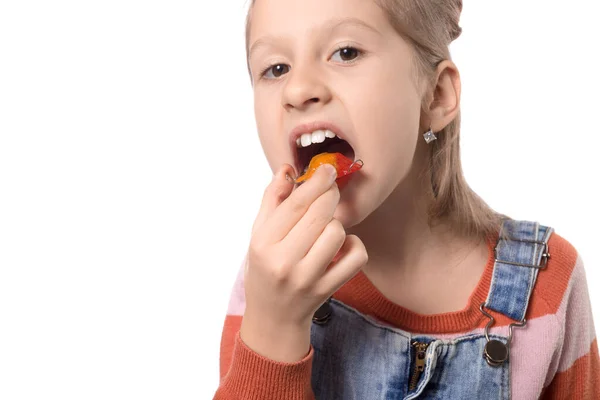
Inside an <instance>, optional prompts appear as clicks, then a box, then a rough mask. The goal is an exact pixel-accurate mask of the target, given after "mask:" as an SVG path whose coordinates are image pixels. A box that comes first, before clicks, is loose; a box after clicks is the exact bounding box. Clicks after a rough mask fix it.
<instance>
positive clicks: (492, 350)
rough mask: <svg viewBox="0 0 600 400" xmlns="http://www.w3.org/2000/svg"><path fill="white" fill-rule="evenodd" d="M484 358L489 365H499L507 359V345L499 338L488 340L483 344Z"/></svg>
mask: <svg viewBox="0 0 600 400" xmlns="http://www.w3.org/2000/svg"><path fill="white" fill-rule="evenodd" d="M483 352H484V355H485V359H486V361H487V363H488V364H490V365H491V366H494V367H497V366H500V365H501V364H502V363H503V362H504V361H506V360H507V359H508V347H506V345H505V344H504V343H502V342H501V341H499V340H490V341H489V342H487V343H486V344H485V348H484V351H483Z"/></svg>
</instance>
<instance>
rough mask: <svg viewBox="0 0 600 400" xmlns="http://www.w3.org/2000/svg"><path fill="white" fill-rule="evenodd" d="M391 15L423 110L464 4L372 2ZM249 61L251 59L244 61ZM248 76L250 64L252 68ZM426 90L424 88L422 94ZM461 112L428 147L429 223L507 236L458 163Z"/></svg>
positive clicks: (476, 234)
mask: <svg viewBox="0 0 600 400" xmlns="http://www.w3.org/2000/svg"><path fill="white" fill-rule="evenodd" d="M374 1H375V2H376V4H377V5H379V7H381V9H382V10H383V11H384V12H385V13H386V14H387V16H388V19H389V21H390V23H391V25H392V26H393V27H394V29H395V30H396V32H397V33H398V34H399V35H400V36H401V37H402V38H403V39H404V40H405V41H407V42H408V43H409V44H411V45H412V46H411V47H412V49H413V52H414V56H415V57H413V60H414V61H413V69H412V70H413V72H414V77H413V79H414V81H415V83H417V87H421V85H424V87H422V88H421V89H422V91H421V93H428V96H422V106H423V108H424V107H425V106H426V105H427V103H428V101H429V100H430V99H429V98H428V97H430V96H432V95H433V89H434V88H435V84H436V81H435V80H436V68H437V66H438V65H439V63H440V62H442V61H444V60H451V56H450V50H449V45H450V43H451V42H452V41H454V40H455V39H456V38H458V37H459V36H460V34H461V32H462V28H461V27H460V26H459V25H458V24H459V19H460V14H461V12H462V0H374ZM254 2H255V0H251V4H250V8H249V10H248V15H247V17H246V55H247V54H248V45H249V42H248V41H249V36H250V35H249V33H250V24H251V14H252V6H253V5H254ZM246 60H247V61H248V57H246ZM248 71H249V72H250V66H249V65H248ZM423 89H424V90H423ZM460 118H461V113H460V110H459V111H458V114H457V116H456V118H455V119H454V120H453V121H451V122H450V123H449V124H448V125H447V126H446V127H444V129H442V130H441V131H440V132H436V136H437V137H438V139H437V140H435V141H433V142H431V143H430V144H429V145H428V147H429V151H430V153H429V163H428V165H429V167H428V169H426V170H425V171H423V174H430V175H429V176H430V178H431V190H432V193H431V194H432V197H433V201H432V202H431V204H430V205H429V209H428V222H429V225H430V226H432V224H434V223H435V222H440V221H443V220H447V221H448V222H449V223H450V226H451V227H452V229H453V230H454V231H455V232H456V233H457V234H460V235H464V236H467V237H470V238H483V239H486V238H488V239H489V238H497V237H498V235H501V237H504V236H505V235H504V233H503V232H502V233H501V232H500V228H501V225H502V222H503V220H504V219H510V218H509V217H507V216H506V215H504V214H500V213H498V212H496V211H494V210H493V209H492V208H491V207H490V206H489V205H488V204H487V203H486V202H485V201H484V200H483V199H482V198H481V197H479V196H478V195H477V194H476V193H475V192H474V191H473V190H472V189H471V188H470V187H469V185H468V184H467V182H466V180H465V177H464V174H463V171H462V165H461V160H460V145H459V139H460Z"/></svg>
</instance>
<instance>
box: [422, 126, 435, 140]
mask: <svg viewBox="0 0 600 400" xmlns="http://www.w3.org/2000/svg"><path fill="white" fill-rule="evenodd" d="M423 138H424V139H425V141H426V142H427V144H429V143H431V142H433V141H434V140H436V139H437V136H435V135H434V133H433V131H432V130H431V127H429V130H428V131H427V132H425V133H424V134H423Z"/></svg>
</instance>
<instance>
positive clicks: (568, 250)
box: [527, 232, 585, 319]
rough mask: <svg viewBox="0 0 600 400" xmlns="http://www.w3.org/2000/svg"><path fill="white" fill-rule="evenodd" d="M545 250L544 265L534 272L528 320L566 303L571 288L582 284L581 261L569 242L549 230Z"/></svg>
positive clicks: (553, 310) (551, 311)
mask: <svg viewBox="0 0 600 400" xmlns="http://www.w3.org/2000/svg"><path fill="white" fill-rule="evenodd" d="M548 252H549V253H550V258H549V260H548V263H547V265H546V268H544V269H541V270H540V271H539V272H538V275H537V279H536V283H535V286H534V288H533V292H532V295H531V300H530V307H529V309H528V312H527V315H528V316H527V318H528V319H531V318H535V317H541V316H543V315H546V314H557V313H558V312H559V309H560V307H561V305H563V307H564V306H565V305H566V304H565V303H566V302H567V301H568V298H569V296H570V293H571V291H572V289H573V287H574V286H579V285H581V284H582V283H585V274H584V271H583V262H582V260H581V257H580V255H579V252H578V251H577V249H576V248H575V246H573V244H572V243H571V242H569V241H568V240H567V239H566V238H564V237H563V236H561V235H560V234H558V233H557V232H553V233H552V235H551V236H550V238H549V239H548ZM582 278H583V282H582Z"/></svg>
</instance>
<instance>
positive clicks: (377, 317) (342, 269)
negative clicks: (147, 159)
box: [215, 0, 600, 400]
mask: <svg viewBox="0 0 600 400" xmlns="http://www.w3.org/2000/svg"><path fill="white" fill-rule="evenodd" d="M461 9H462V2H461V1H460V0H327V1H323V0H302V1H297V0H254V1H253V2H252V4H251V6H250V10H249V14H248V19H247V30H246V50H247V60H248V70H249V72H250V76H251V81H252V85H253V90H254V98H255V115H256V121H257V128H258V132H259V136H260V140H261V143H262V146H263V148H264V151H265V154H266V156H267V159H268V162H269V164H270V166H271V168H272V170H273V171H275V175H274V177H273V180H272V182H271V183H270V184H269V186H268V187H267V189H266V191H265V193H264V198H263V201H262V205H261V208H260V211H259V213H258V216H257V218H256V221H255V223H254V225H253V228H252V237H251V241H250V245H249V248H248V252H247V255H246V258H245V260H244V262H243V265H242V269H241V270H240V274H239V277H238V281H237V283H236V285H235V287H234V290H233V293H232V297H231V301H230V306H229V310H228V313H227V317H226V320H225V325H224V329H223V335H222V341H221V365H220V367H221V382H220V385H219V387H218V389H217V392H216V394H215V399H261V400H264V399H278V400H280V399H281V400H290V399H313V398H317V399H327V400H329V399H344V400H349V399H361V400H364V399H367V400H368V399H392V398H393V399H412V398H417V397H419V398H435V399H508V398H513V399H536V398H540V397H542V398H548V399H551V398H552V399H553V398H574V399H592V398H600V382H599V378H598V377H599V374H600V370H599V357H598V348H597V342H596V334H595V329H594V323H593V320H592V313H591V306H590V301H589V298H588V289H587V284H586V278H585V271H584V267H583V263H582V260H581V258H580V256H579V255H578V253H577V251H576V250H575V249H574V247H573V246H572V245H571V244H570V243H569V242H568V241H567V240H565V239H564V238H562V237H561V236H559V235H558V234H557V233H554V230H553V229H552V228H551V227H549V226H545V225H541V224H539V223H537V222H534V221H515V220H513V219H511V218H509V217H507V216H505V215H503V214H500V213H497V212H495V211H494V210H492V209H490V207H488V206H487V205H486V203H485V202H484V201H482V200H481V199H480V198H479V197H478V196H477V195H476V194H475V193H474V192H473V191H472V190H471V189H470V188H469V186H468V185H467V183H466V182H465V180H464V178H463V175H462V171H461V164H460V158H459V130H460V91H461V84H460V78H459V73H458V70H457V67H456V65H455V64H454V63H453V62H452V61H451V60H450V54H449V50H448V46H449V44H450V43H451V42H452V41H453V40H454V39H456V38H457V37H458V36H459V35H460V33H461V28H460V27H459V26H458V21H459V16H460V12H461ZM324 152H328V153H340V154H343V155H344V156H346V157H348V158H350V159H351V160H358V159H360V160H361V161H362V163H363V167H362V168H361V169H360V170H359V171H358V172H355V173H353V174H352V175H351V179H350V180H349V181H348V182H347V184H345V185H344V186H343V187H342V185H339V186H338V184H336V182H335V179H336V177H337V175H336V171H335V169H334V168H330V167H327V166H322V167H319V168H318V169H317V171H316V173H314V175H312V176H311V178H310V179H308V180H307V181H305V182H304V183H302V184H301V185H297V184H296V183H297V182H296V181H295V180H294V179H295V178H297V177H298V176H299V175H301V174H302V173H303V172H304V168H305V167H306V165H307V164H308V162H309V161H310V160H311V158H312V157H313V156H315V155H317V154H320V153H324ZM337 172H338V173H339V172H340V171H337Z"/></svg>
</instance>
